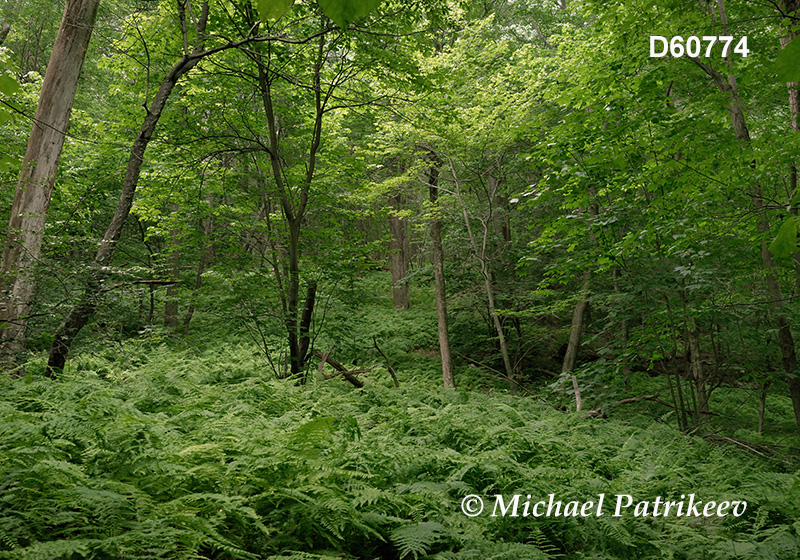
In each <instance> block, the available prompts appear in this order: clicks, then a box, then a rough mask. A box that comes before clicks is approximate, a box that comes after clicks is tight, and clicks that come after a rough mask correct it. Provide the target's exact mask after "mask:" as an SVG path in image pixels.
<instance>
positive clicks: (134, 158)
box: [47, 2, 234, 376]
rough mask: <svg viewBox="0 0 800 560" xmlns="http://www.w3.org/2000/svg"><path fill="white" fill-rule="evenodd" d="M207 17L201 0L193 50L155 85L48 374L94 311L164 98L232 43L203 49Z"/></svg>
mask: <svg viewBox="0 0 800 560" xmlns="http://www.w3.org/2000/svg"><path fill="white" fill-rule="evenodd" d="M207 20H208V2H203V8H202V12H201V15H200V18H199V20H198V23H197V32H198V33H197V34H198V42H197V44H196V46H195V48H194V51H193V52H191V53H186V54H184V55H183V57H182V58H181V59H180V60H179V61H178V62H176V63H175V65H174V66H173V67H172V68H171V69H170V71H169V72H167V75H166V76H164V79H163V80H162V81H161V85H160V87H159V88H158V92H157V93H156V95H155V97H154V98H153V102H152V103H151V104H150V108H149V109H148V111H147V115H146V116H145V118H144V122H143V123H142V127H141V129H140V130H139V135H138V136H137V137H136V140H135V141H134V142H133V146H131V153H130V157H129V158H128V167H127V169H126V171H125V178H124V180H123V182H122V192H121V193H120V196H119V202H118V203H117V209H116V211H115V212H114V216H113V217H112V218H111V223H110V224H109V226H108V229H106V232H105V234H104V235H103V239H102V240H101V241H100V247H99V248H98V250H97V254H96V255H95V258H94V262H93V264H92V270H91V272H90V273H89V277H88V279H87V280H86V284H85V286H84V289H83V295H82V296H81V299H80V300H79V302H78V303H77V304H76V305H75V306H73V308H72V309H71V310H70V311H69V313H68V314H67V316H66V318H65V319H64V321H63V322H62V323H61V325H60V326H59V327H58V329H57V330H56V333H55V336H54V337H53V343H52V345H51V346H50V356H49V358H48V361H47V373H48V375H51V376H52V375H54V374H55V372H56V371H58V370H61V369H62V368H63V367H64V364H65V363H66V361H67V354H69V350H70V347H71V346H72V342H73V341H74V340H75V337H76V336H78V333H79V332H80V331H81V329H83V327H84V326H85V325H86V323H88V322H89V319H90V318H91V317H92V315H93V314H94V312H95V309H96V307H97V297H98V291H99V288H100V285H101V283H102V281H103V279H104V278H105V277H106V276H107V274H108V272H107V268H108V265H109V263H110V262H111V258H112V257H113V256H114V251H115V250H116V247H117V242H118V241H119V238H120V236H121V235H122V230H123V228H124V227H125V223H126V221H127V219H128V215H129V214H130V211H131V206H132V205H133V196H134V194H135V193H136V186H137V185H138V182H139V174H140V173H141V170H142V163H143V162H144V153H145V150H146V149H147V145H148V144H149V143H150V139H151V138H152V137H153V133H154V132H155V129H156V125H157V124H158V120H159V119H160V118H161V113H162V112H163V110H164V107H165V106H166V104H167V100H168V99H169V96H170V94H171V93H172V90H173V89H174V87H175V84H177V83H178V80H179V79H180V78H181V77H182V76H183V75H184V74H186V73H187V72H189V70H191V69H192V68H194V67H195V66H196V65H197V63H198V62H200V60H201V59H202V58H203V57H204V56H206V55H208V54H211V53H212V52H217V51H221V50H224V49H225V48H232V47H233V46H234V44H230V43H229V44H228V45H225V46H223V47H217V48H215V49H211V50H207V51H204V50H202V45H203V41H204V39H205V28H206V22H207Z"/></svg>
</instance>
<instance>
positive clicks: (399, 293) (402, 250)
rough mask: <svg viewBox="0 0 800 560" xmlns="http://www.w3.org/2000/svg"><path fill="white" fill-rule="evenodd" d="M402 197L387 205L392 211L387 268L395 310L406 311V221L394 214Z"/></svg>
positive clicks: (407, 301) (393, 197)
mask: <svg viewBox="0 0 800 560" xmlns="http://www.w3.org/2000/svg"><path fill="white" fill-rule="evenodd" d="M402 199H403V197H402V195H401V194H399V193H398V194H396V195H394V196H392V197H391V198H389V205H390V206H391V207H392V209H393V211H392V212H391V213H390V214H389V232H390V234H391V236H392V238H391V241H390V242H389V266H390V268H391V271H392V299H393V300H394V308H395V309H408V305H409V299H408V284H407V283H405V282H404V281H403V280H404V279H405V277H406V276H407V275H408V235H407V227H406V225H407V222H408V221H407V220H406V219H405V218H400V217H398V216H397V215H396V214H395V212H398V211H399V210H400V206H401V204H402Z"/></svg>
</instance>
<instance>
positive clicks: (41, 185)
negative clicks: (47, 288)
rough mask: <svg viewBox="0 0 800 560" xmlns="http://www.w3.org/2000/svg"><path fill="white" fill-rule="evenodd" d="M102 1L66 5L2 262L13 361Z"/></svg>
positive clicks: (1, 317) (1, 312) (4, 315)
mask: <svg viewBox="0 0 800 560" xmlns="http://www.w3.org/2000/svg"><path fill="white" fill-rule="evenodd" d="M98 4H99V0H67V2H66V5H65V6H64V15H63V16H62V18H61V26H60V27H59V29H58V35H57V36H56V41H55V44H54V45H53V51H52V54H51V55H50V61H49V63H48V64H47V71H46V72H45V76H44V81H43V83H42V91H41V93H40V96H39V104H38V106H37V108H36V117H35V120H34V124H33V128H32V130H31V135H30V137H29V138H28V147H27V149H26V150H25V158H24V159H23V162H22V171H21V172H20V177H19V183H18V184H17V190H16V193H15V195H14V202H13V204H12V206H11V216H10V217H9V220H8V230H7V234H6V242H5V245H4V247H3V262H2V266H0V286H1V289H2V292H3V299H2V307H0V323H2V324H3V325H4V328H3V329H2V330H0V340H1V344H2V350H0V352H1V353H2V356H0V361H2V362H4V363H5V364H6V365H8V366H13V359H14V357H15V356H16V355H17V354H19V352H21V351H22V350H24V348H25V335H26V332H25V331H26V329H27V322H28V315H30V306H31V300H32V299H33V294H34V290H35V287H36V286H35V279H34V269H35V267H36V264H37V262H38V260H39V256H40V254H41V249H42V239H43V238H44V225H45V220H46V218H47V209H48V207H49V206H50V195H51V194H52V192H53V185H54V183H55V178H56V172H57V170H58V162H59V159H60V158H61V150H62V148H63V146H64V137H65V135H66V131H67V127H68V126H69V117H70V113H71V112H72V103H73V101H74V100H75V92H76V90H77V88H78V79H79V77H80V73H81V67H82V66H83V60H84V58H85V56H86V49H87V48H88V46H89V40H90V39H91V36H92V30H93V29H94V22H95V20H96V18H97V7H98ZM9 28H10V25H9V24H8V23H6V24H4V25H3V35H2V39H5V36H6V35H7V34H8V30H9ZM0 43H2V40H0Z"/></svg>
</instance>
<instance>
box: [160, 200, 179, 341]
mask: <svg viewBox="0 0 800 560" xmlns="http://www.w3.org/2000/svg"><path fill="white" fill-rule="evenodd" d="M177 212H178V205H177V204H172V213H173V214H176V213H177ZM179 239H180V232H178V231H177V230H173V231H172V233H171V234H170V236H169V241H168V242H167V246H168V247H169V249H168V250H169V258H168V259H167V263H168V267H169V279H170V280H172V281H174V282H178V281H179V280H180V265H181V254H180V251H179V246H180V242H179ZM164 327H165V328H167V329H172V330H174V331H177V330H178V285H177V284H172V285H170V286H169V287H168V288H167V297H166V301H165V302H164Z"/></svg>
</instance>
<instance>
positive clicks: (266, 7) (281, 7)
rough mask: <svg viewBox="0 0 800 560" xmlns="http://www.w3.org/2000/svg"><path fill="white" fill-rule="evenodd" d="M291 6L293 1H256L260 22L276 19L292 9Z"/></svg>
mask: <svg viewBox="0 0 800 560" xmlns="http://www.w3.org/2000/svg"><path fill="white" fill-rule="evenodd" d="M292 4H294V0H256V5H257V7H258V15H259V16H260V17H261V21H267V20H268V19H278V18H279V17H281V16H282V15H283V14H285V13H286V10H288V9H289V8H291V7H292Z"/></svg>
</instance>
